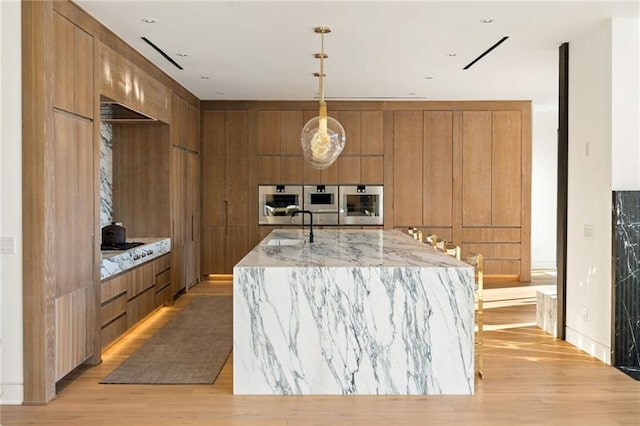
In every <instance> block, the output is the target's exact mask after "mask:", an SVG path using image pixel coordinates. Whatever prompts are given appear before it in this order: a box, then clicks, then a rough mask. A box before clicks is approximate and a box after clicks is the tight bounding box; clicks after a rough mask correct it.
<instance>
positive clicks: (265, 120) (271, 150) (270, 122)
mask: <svg viewBox="0 0 640 426" xmlns="http://www.w3.org/2000/svg"><path fill="white" fill-rule="evenodd" d="M258 154H259V155H264V154H269V155H280V111H259V112H258Z"/></svg>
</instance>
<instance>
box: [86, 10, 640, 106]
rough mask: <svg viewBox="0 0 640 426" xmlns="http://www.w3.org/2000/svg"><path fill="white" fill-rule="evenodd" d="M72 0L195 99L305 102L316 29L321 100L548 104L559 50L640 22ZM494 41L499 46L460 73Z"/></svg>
mask: <svg viewBox="0 0 640 426" xmlns="http://www.w3.org/2000/svg"><path fill="white" fill-rule="evenodd" d="M76 3H77V4H78V5H79V6H80V7H82V8H83V9H84V10H86V11H87V12H88V13H90V14H91V15H93V16H94V17H95V18H96V19H98V20H99V21H100V22H102V23H103V24H104V25H105V26H107V27H108V28H110V29H111V30H112V31H113V32H115V33H116V34H118V35H119V36H120V37H121V38H122V39H124V40H125V41H126V42H127V43H129V44H130V45H131V46H133V48H135V49H136V50H138V51H139V52H140V53H141V54H142V55H144V56H145V57H147V58H148V59H149V60H151V62H153V63H154V64H156V65H157V66H158V67H160V68H161V69H162V70H164V71H165V72H166V73H167V74H169V75H170V76H171V77H173V78H174V79H175V80H177V81H178V82H179V83H180V84H182V85H183V86H185V87H186V88H188V89H189V90H190V91H191V92H193V93H194V94H195V95H196V96H197V97H198V98H200V99H203V100H205V99H216V100H219V99H236V100H239V99H265V100H310V99H313V98H314V97H315V96H316V94H317V90H318V83H317V79H316V78H315V77H313V73H314V72H317V71H319V61H318V60H317V59H314V58H313V54H314V53H317V52H319V51H320V36H319V35H318V34H315V33H314V32H313V28H314V27H317V26H321V25H322V26H328V27H330V28H331V30H332V32H331V33H330V34H328V35H326V36H325V52H326V53H327V54H328V55H329V58H328V59H327V60H326V61H325V73H326V75H327V77H326V80H325V95H326V97H327V99H328V100H330V99H331V98H348V99H370V98H380V99H387V98H392V99H407V98H416V99H429V100H461V99H519V100H522V99H531V100H533V101H534V103H535V104H537V105H540V106H542V105H549V106H553V105H555V104H556V103H557V57H558V46H559V45H560V44H562V43H563V42H565V41H570V40H572V39H576V38H579V37H580V36H582V35H583V34H586V33H588V32H589V31H590V30H591V29H593V28H595V27H597V26H598V25H602V24H604V23H605V22H606V20H608V19H609V18H611V17H635V18H637V17H638V16H639V7H638V1H637V0H636V1H622V2H614V1H604V2H587V1H569V2H561V1H546V2H540V1H538V2H527V1H509V2H506V1H498V2H485V1H466V2H461V1H447V2H435V1H412V2H399V1H373V2H372V1H369V2H365V1H341V2H339V1H297V2H292V1H288V2H286V1H285V2H274V1H253V2H249V1H140V0H137V1H133V0H131V1H95V0H77V1H76ZM145 18H152V19H155V20H157V22H156V23H153V24H148V23H144V22H143V21H142V20H143V19H145ZM489 18H490V19H494V22H493V23H491V24H484V23H482V22H481V20H482V19H489ZM141 36H145V37H147V38H148V39H150V40H151V41H152V42H153V43H155V44H156V45H157V46H158V47H160V48H161V49H162V50H164V51H165V52H166V53H167V54H168V55H169V56H171V57H172V59H174V60H175V61H176V62H178V63H179V64H181V65H182V66H183V67H184V70H182V71H181V70H179V69H177V68H175V67H174V66H173V65H171V64H170V63H169V62H168V61H167V60H166V59H164V58H163V57H162V56H161V55H160V54H158V53H157V52H156V51H155V50H153V49H152V48H151V47H150V46H148V45H147V44H146V43H144V42H143V41H142V40H141V38H140V37H141ZM503 36H509V39H508V40H507V41H506V42H504V43H503V44H502V45H501V46H499V47H498V48H497V49H495V50H494V51H493V52H491V53H489V54H488V55H487V56H485V57H484V58H483V59H482V60H480V61H479V62H477V63H476V64H475V65H474V66H473V67H471V68H470V69H469V70H466V71H464V70H462V68H463V67H464V66H465V65H466V64H468V63H469V62H471V61H472V60H473V59H475V58H476V57H477V56H479V55H480V54H481V53H482V52H484V51H485V50H486V49H488V48H489V47H491V46H492V45H493V44H494V43H496V42H497V41H498V40H499V39H500V38H502V37H503ZM178 53H187V54H188V56H186V57H180V56H177V54H178ZM450 53H455V54H456V56H449V54H450ZM202 76H207V77H209V78H208V79H202V78H201V77H202ZM425 77H433V78H432V79H427V78H425Z"/></svg>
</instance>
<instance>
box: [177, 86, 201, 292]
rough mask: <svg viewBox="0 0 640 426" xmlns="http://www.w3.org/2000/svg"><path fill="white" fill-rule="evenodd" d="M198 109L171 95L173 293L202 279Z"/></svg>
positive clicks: (187, 287) (186, 288)
mask: <svg viewBox="0 0 640 426" xmlns="http://www.w3.org/2000/svg"><path fill="white" fill-rule="evenodd" d="M199 124H200V120H199V110H198V108H197V107H195V106H194V105H191V104H190V103H188V102H187V101H186V100H184V99H182V98H181V97H180V96H178V95H177V94H175V93H174V94H173V95H172V98H171V136H170V139H171V144H172V148H171V251H172V252H173V263H172V269H171V271H172V279H171V293H172V295H175V294H177V293H178V292H179V291H181V290H183V289H184V290H188V289H189V287H192V286H194V285H195V284H197V283H198V282H199V280H200V199H201V197H200V155H199V152H198V151H199V149H200V143H199V142H200V126H199Z"/></svg>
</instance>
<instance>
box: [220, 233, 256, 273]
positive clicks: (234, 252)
mask: <svg viewBox="0 0 640 426" xmlns="http://www.w3.org/2000/svg"><path fill="white" fill-rule="evenodd" d="M249 248H250V247H249V244H248V235H247V226H229V227H228V230H227V235H226V249H227V252H226V257H225V269H224V271H223V272H224V273H225V274H231V273H233V267H234V266H235V264H236V263H238V262H239V261H240V260H241V259H242V258H243V257H244V256H245V255H246V254H247V253H248V252H249Z"/></svg>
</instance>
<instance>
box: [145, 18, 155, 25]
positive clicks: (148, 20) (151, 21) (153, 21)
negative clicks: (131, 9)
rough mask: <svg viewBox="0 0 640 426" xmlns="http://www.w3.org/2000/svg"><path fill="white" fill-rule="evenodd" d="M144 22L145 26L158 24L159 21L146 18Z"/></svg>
mask: <svg viewBox="0 0 640 426" xmlns="http://www.w3.org/2000/svg"><path fill="white" fill-rule="evenodd" d="M142 22H144V23H145V24H155V23H156V22H158V20H157V19H153V18H145V19H143V20H142Z"/></svg>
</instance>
